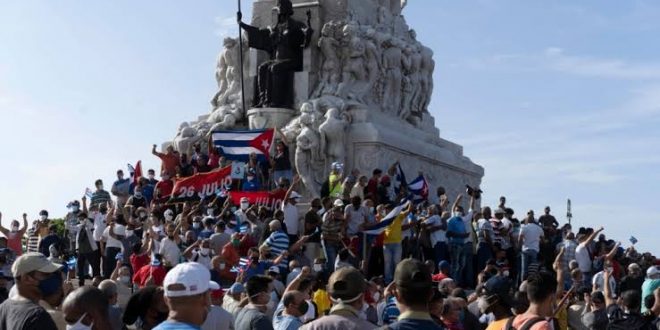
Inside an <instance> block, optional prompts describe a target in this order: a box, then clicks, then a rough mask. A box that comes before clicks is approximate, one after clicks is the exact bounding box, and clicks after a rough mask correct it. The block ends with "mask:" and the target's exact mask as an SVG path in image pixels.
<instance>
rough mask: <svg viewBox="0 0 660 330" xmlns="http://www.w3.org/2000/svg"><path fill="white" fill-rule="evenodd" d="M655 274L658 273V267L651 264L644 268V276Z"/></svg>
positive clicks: (659, 271) (659, 273)
mask: <svg viewBox="0 0 660 330" xmlns="http://www.w3.org/2000/svg"><path fill="white" fill-rule="evenodd" d="M656 275H660V269H658V267H657V266H651V267H649V269H647V270H646V277H653V276H656Z"/></svg>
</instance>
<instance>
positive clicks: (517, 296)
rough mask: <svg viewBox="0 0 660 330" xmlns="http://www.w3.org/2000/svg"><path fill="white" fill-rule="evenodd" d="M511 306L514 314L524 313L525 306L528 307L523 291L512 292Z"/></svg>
mask: <svg viewBox="0 0 660 330" xmlns="http://www.w3.org/2000/svg"><path fill="white" fill-rule="evenodd" d="M512 307H513V310H514V311H515V313H516V314H522V313H524V312H525V311H526V310H527V308H529V300H527V294H526V293H525V292H521V291H516V293H514V294H513V302H512Z"/></svg>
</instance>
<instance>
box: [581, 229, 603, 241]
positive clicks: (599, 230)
mask: <svg viewBox="0 0 660 330" xmlns="http://www.w3.org/2000/svg"><path fill="white" fill-rule="evenodd" d="M601 231H603V227H602V226H601V227H600V228H598V230H596V231H594V232H593V233H591V235H589V237H587V240H586V241H584V244H585V245H586V244H589V243H591V242H592V241H593V240H594V239H595V238H596V236H598V234H600V232H601Z"/></svg>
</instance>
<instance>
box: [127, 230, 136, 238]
mask: <svg viewBox="0 0 660 330" xmlns="http://www.w3.org/2000/svg"><path fill="white" fill-rule="evenodd" d="M133 233H134V232H133V231H132V230H128V229H126V237H130V236H133Z"/></svg>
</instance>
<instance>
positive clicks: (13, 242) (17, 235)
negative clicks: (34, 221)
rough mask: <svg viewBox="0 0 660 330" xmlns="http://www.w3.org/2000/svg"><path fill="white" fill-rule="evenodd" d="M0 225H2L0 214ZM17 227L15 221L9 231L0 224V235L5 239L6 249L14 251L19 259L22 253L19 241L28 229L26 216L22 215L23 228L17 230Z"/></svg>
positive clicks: (0, 213)
mask: <svg viewBox="0 0 660 330" xmlns="http://www.w3.org/2000/svg"><path fill="white" fill-rule="evenodd" d="M0 223H2V212H0ZM18 225H19V224H18V221H16V220H12V222H11V226H10V227H9V229H7V228H5V227H3V226H2V225H1V224H0V233H2V234H3V235H5V237H7V248H9V249H10V250H12V251H14V253H15V254H16V256H17V257H20V256H21V254H22V253H23V249H22V248H21V240H22V239H23V235H25V232H26V231H27V228H28V221H27V214H25V213H23V228H20V229H19V227H18Z"/></svg>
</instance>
